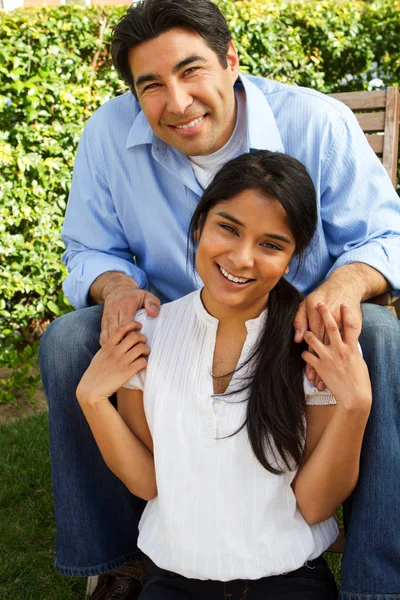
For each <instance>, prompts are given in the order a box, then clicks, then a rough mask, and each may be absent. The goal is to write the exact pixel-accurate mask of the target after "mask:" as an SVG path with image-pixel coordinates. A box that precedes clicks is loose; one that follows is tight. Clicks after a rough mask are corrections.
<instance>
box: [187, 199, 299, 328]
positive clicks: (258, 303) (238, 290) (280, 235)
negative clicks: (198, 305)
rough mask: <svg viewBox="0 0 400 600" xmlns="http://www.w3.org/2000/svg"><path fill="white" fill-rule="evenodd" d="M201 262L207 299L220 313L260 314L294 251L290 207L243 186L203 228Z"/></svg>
mask: <svg viewBox="0 0 400 600" xmlns="http://www.w3.org/2000/svg"><path fill="white" fill-rule="evenodd" d="M199 236H200V237H199V244H198V249H197V255H196V267H197V270H198V273H199V275H200V277H201V279H202V281H203V283H204V290H203V293H202V299H203V302H204V304H205V306H206V308H207V310H208V311H209V312H210V313H211V314H213V315H214V316H215V317H217V318H218V315H219V314H220V313H221V311H222V309H223V312H224V315H225V316H226V314H227V313H226V310H227V309H228V310H229V309H230V317H233V316H234V314H233V313H235V314H238V315H239V313H238V311H240V317H243V320H247V319H250V318H255V317H256V316H258V315H259V314H260V313H261V312H262V311H263V310H264V308H265V305H266V303H267V300H268V294H269V292H270V290H271V289H272V288H273V287H274V286H275V285H276V284H277V282H278V281H279V279H280V278H281V277H282V275H283V274H284V273H287V272H288V263H289V261H290V259H291V258H292V256H293V253H294V251H295V241H294V237H293V234H292V232H291V230H290V228H289V225H288V222H287V215H286V211H285V210H284V209H283V207H282V205H281V204H280V203H279V202H278V201H277V200H276V199H275V198H272V197H270V196H266V195H264V194H262V193H261V192H260V191H258V190H244V191H242V192H240V193H239V194H237V195H236V196H234V197H233V198H232V199H231V200H226V201H223V202H219V203H218V204H216V205H215V206H214V207H213V208H212V209H211V210H210V211H209V213H208V215H207V218H206V220H205V223H204V225H203V227H202V229H201V231H200V232H199Z"/></svg>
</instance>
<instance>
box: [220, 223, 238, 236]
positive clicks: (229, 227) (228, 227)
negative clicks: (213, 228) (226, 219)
mask: <svg viewBox="0 0 400 600" xmlns="http://www.w3.org/2000/svg"><path fill="white" fill-rule="evenodd" d="M220 227H221V228H222V229H225V231H229V233H234V234H235V235H237V231H236V229H235V228H234V227H231V226H230V225H227V224H226V223H220Z"/></svg>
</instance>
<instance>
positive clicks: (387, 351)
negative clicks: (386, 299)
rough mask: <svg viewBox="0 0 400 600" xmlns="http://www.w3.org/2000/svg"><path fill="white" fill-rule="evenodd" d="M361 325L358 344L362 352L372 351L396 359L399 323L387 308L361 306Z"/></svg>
mask: <svg viewBox="0 0 400 600" xmlns="http://www.w3.org/2000/svg"><path fill="white" fill-rule="evenodd" d="M361 306H362V314H363V324H362V331H361V336H360V344H361V347H362V349H363V352H368V351H372V352H373V353H377V352H379V354H381V355H383V356H386V357H388V358H389V356H390V357H391V359H397V358H398V355H399V347H400V321H399V320H398V319H397V318H396V317H395V316H394V315H393V314H392V313H391V312H390V311H389V310H387V308H384V307H382V306H377V305H375V304H368V303H366V304H362V305H361Z"/></svg>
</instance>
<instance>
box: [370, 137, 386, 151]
mask: <svg viewBox="0 0 400 600" xmlns="http://www.w3.org/2000/svg"><path fill="white" fill-rule="evenodd" d="M366 138H367V140H368V143H369V145H370V146H371V148H372V150H373V151H374V152H375V153H376V154H383V145H384V140H385V136H384V135H368V134H367V135H366Z"/></svg>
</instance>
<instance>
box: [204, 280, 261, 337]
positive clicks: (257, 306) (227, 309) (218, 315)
mask: <svg viewBox="0 0 400 600" xmlns="http://www.w3.org/2000/svg"><path fill="white" fill-rule="evenodd" d="M201 300H202V302H203V306H204V308H205V309H206V311H207V312H208V313H209V314H210V315H211V316H212V317H214V318H215V319H218V321H219V324H220V326H223V325H225V324H229V326H230V327H237V328H242V327H244V324H245V323H246V321H250V320H251V319H256V318H257V317H259V316H260V315H261V313H262V312H263V310H264V309H265V308H266V306H267V301H268V296H267V297H266V298H263V299H261V300H260V301H259V302H257V303H254V304H251V305H246V306H243V305H238V306H226V304H222V303H220V302H218V300H216V299H215V298H213V297H212V296H211V294H210V293H209V292H208V290H207V288H205V287H204V288H203V289H202V290H201Z"/></svg>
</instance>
